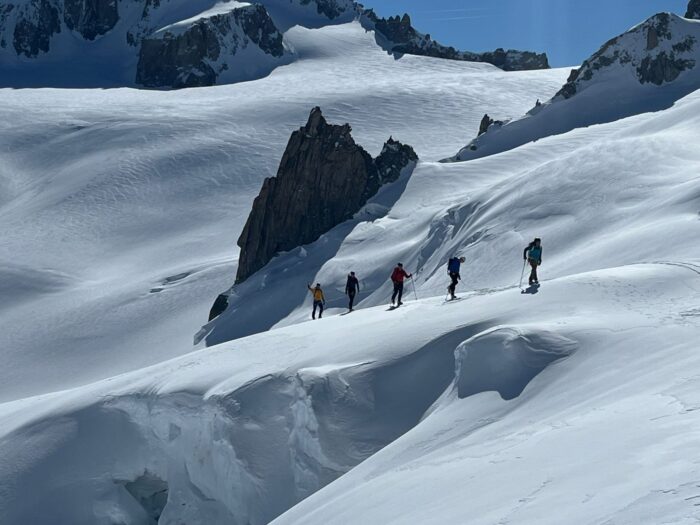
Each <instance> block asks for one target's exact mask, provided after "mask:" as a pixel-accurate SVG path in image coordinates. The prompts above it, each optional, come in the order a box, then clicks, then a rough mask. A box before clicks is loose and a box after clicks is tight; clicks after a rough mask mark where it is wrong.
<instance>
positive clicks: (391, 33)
mask: <svg viewBox="0 0 700 525" xmlns="http://www.w3.org/2000/svg"><path fill="white" fill-rule="evenodd" d="M361 21H362V23H363V26H364V27H365V28H366V29H368V30H374V31H375V33H376V35H377V42H378V43H379V44H380V45H381V46H382V47H384V48H385V49H386V50H387V51H389V52H391V53H396V54H408V55H420V56H430V57H435V58H446V59H450V60H465V61H470V62H486V63H489V64H492V65H494V66H496V67H499V68H501V69H503V70H505V71H521V70H531V69H547V68H549V61H548V60H547V55H546V54H545V53H532V52H529V51H516V50H513V49H510V50H507V51H506V50H504V49H500V48H499V49H496V50H495V51H492V52H487V53H471V52H469V51H458V50H457V49H455V48H454V47H448V46H443V45H441V44H439V43H438V42H436V41H434V40H433V39H432V38H431V37H430V35H428V34H423V33H420V32H418V31H417V30H416V29H415V28H414V27H413V26H412V25H411V17H410V16H409V15H408V14H404V15H403V16H401V17H399V16H393V17H389V18H380V17H378V16H377V15H376V14H375V13H374V11H373V10H371V9H367V10H365V11H364V12H363V14H362V17H361Z"/></svg>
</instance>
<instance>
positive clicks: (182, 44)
mask: <svg viewBox="0 0 700 525" xmlns="http://www.w3.org/2000/svg"><path fill="white" fill-rule="evenodd" d="M249 42H253V43H254V44H256V45H258V47H260V49H262V50H263V51H264V52H265V53H267V54H269V55H272V56H274V57H281V56H282V55H283V53H284V47H283V45H282V34H281V33H280V32H279V31H278V30H277V28H276V27H275V25H274V23H273V22H272V20H271V19H270V17H269V15H268V14H267V11H266V10H265V8H264V7H262V6H261V5H251V6H247V7H243V8H239V9H235V10H233V11H231V12H230V13H226V14H220V15H215V16H212V17H209V18H202V19H199V20H197V21H195V22H194V23H192V25H190V26H189V27H188V28H186V29H185V30H184V31H183V32H181V33H178V34H175V33H171V32H169V31H165V33H163V34H162V35H160V34H159V35H156V36H154V37H149V38H145V39H144V40H143V42H142V43H141V51H140V53H139V62H138V65H137V68H136V82H137V83H138V84H141V85H143V86H146V87H172V88H175V89H179V88H185V87H200V86H211V85H214V84H215V83H216V80H217V78H218V75H219V73H221V71H223V70H225V69H226V68H227V67H228V66H227V65H226V64H225V63H223V64H221V65H220V66H219V69H218V70H215V69H214V67H213V65H212V64H213V63H214V62H216V61H218V60H219V58H220V57H221V55H222V54H229V55H234V54H235V53H236V52H237V51H238V50H239V49H240V48H242V47H245V46H246V45H248V43H249Z"/></svg>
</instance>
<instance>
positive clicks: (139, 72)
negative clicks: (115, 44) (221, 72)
mask: <svg viewBox="0 0 700 525" xmlns="http://www.w3.org/2000/svg"><path fill="white" fill-rule="evenodd" d="M220 52H221V48H220V46H219V41H218V38H217V37H216V34H215V33H214V32H213V31H212V30H211V28H210V26H209V24H207V23H205V22H204V21H200V22H197V23H195V24H194V25H193V26H192V27H190V28H189V29H188V30H187V31H185V32H184V33H183V34H181V35H177V36H172V35H168V34H166V35H165V36H164V37H163V38H146V39H144V40H143V42H142V43H141V52H140V53H139V62H138V65H137V67H136V82H137V83H139V84H142V85H144V86H146V87H163V86H172V87H173V88H175V89H177V88H184V87H197V86H211V85H213V84H214V83H215V82H216V72H215V71H214V69H212V67H211V66H210V65H209V64H207V62H206V61H207V60H218V58H219V53H220Z"/></svg>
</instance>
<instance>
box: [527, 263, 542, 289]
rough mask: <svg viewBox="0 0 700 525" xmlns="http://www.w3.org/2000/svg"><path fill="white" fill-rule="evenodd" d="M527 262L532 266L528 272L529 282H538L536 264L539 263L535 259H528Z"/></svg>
mask: <svg viewBox="0 0 700 525" xmlns="http://www.w3.org/2000/svg"><path fill="white" fill-rule="evenodd" d="M527 262H529V263H530V267H532V271H531V272H530V280H529V283H530V284H532V283H536V282H539V279H538V278H537V266H538V264H539V263H538V262H537V261H536V260H535V259H528V260H527Z"/></svg>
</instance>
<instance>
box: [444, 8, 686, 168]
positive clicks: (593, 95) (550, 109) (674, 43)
mask: <svg viewBox="0 0 700 525" xmlns="http://www.w3.org/2000/svg"><path fill="white" fill-rule="evenodd" d="M699 84H700V21H697V20H690V19H686V18H681V17H680V16H677V15H674V14H671V13H660V14H658V15H655V16H653V17H651V18H649V19H648V20H646V21H645V22H643V23H641V24H639V25H638V26H636V27H634V28H632V29H630V30H629V31H628V32H626V33H624V34H622V35H620V36H618V37H616V38H613V39H612V40H610V41H609V42H607V43H606V44H605V45H603V47H601V48H600V50H599V51H598V52H596V53H595V54H594V55H593V56H591V57H590V58H589V59H587V60H585V61H584V62H583V64H582V65H581V67H580V68H578V69H574V70H572V71H571V74H570V76H569V78H568V81H567V82H566V84H564V86H563V87H562V88H561V89H560V90H559V92H558V93H557V94H556V95H555V96H554V97H553V98H552V99H551V100H549V101H548V102H546V103H544V104H542V103H538V104H537V105H535V107H533V108H532V109H531V110H530V111H528V112H527V114H526V115H525V116H523V117H521V118H519V119H516V120H513V121H510V122H508V123H507V124H505V125H504V123H503V122H502V121H499V122H494V124H495V125H492V126H488V122H487V123H486V124H487V126H486V127H485V128H481V129H480V134H479V135H478V136H477V137H476V138H475V139H474V140H472V141H471V142H470V143H469V144H467V145H466V146H465V147H464V148H462V149H461V150H460V151H459V153H458V154H457V155H456V156H454V157H452V158H451V159H449V160H470V159H475V158H479V157H483V156H485V155H493V154H495V153H499V152H501V151H505V150H509V149H512V148H515V147H518V146H520V145H522V144H525V143H527V142H531V141H534V140H538V139H540V138H543V137H547V136H550V135H555V134H559V133H566V132H568V131H571V130H572V129H575V128H579V127H584V126H590V125H593V124H601V123H604V122H611V121H613V120H617V119H620V118H624V117H628V116H631V115H636V114H638V113H642V112H645V111H658V110H660V109H665V108H668V107H670V106H671V105H673V104H674V102H676V101H677V100H679V99H681V98H683V97H684V96H685V95H687V94H688V93H691V92H693V91H695V90H696V89H697V88H698V85H699ZM484 131H485V132H484Z"/></svg>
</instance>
